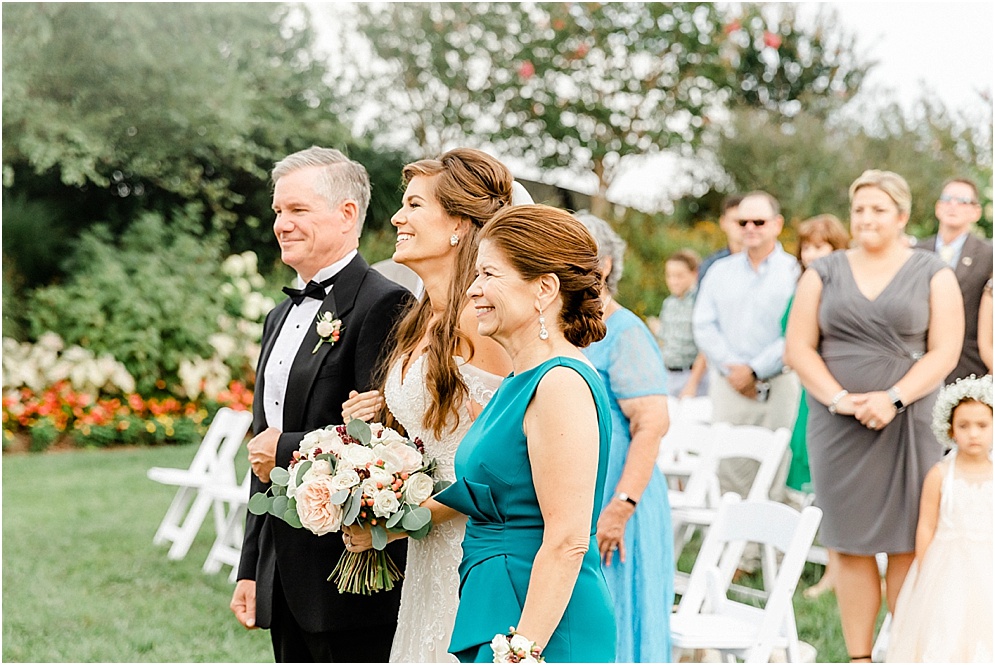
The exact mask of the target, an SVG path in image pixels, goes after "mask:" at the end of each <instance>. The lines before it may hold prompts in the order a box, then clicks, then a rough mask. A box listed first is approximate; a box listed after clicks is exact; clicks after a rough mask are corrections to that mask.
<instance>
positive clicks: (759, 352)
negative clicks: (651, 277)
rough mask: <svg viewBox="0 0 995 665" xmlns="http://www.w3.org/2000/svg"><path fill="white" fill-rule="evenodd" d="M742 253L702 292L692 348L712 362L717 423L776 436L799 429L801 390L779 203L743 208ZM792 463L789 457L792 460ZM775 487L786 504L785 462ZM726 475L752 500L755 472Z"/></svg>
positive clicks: (793, 278) (791, 261) (792, 262)
mask: <svg viewBox="0 0 995 665" xmlns="http://www.w3.org/2000/svg"><path fill="white" fill-rule="evenodd" d="M738 217H739V218H738V223H739V226H740V227H741V228H742V231H743V251H741V252H739V253H737V254H733V255H731V256H728V257H726V258H724V259H720V260H718V261H716V262H715V265H713V266H712V268H711V269H710V270H709V271H708V275H707V276H706V277H705V279H703V280H702V282H701V285H700V286H699V289H698V299H697V302H696V303H695V308H694V314H693V317H692V321H693V325H694V340H695V343H696V344H697V345H698V348H699V349H701V350H702V351H703V352H704V354H705V356H706V358H707V359H708V366H709V368H710V372H711V374H710V377H709V397H711V399H712V408H713V416H712V417H713V420H715V421H716V422H727V423H731V424H733V425H759V426H762V427H767V428H769V429H772V430H776V429H778V428H781V427H785V428H787V429H788V430H790V429H791V428H792V426H793V425H794V421H795V417H796V416H797V414H798V400H799V395H800V386H799V383H798V378H797V377H796V376H795V374H794V372H790V371H786V369H785V367H784V362H783V360H782V356H783V355H784V335H783V333H782V332H781V318H782V317H783V316H784V312H785V310H786V309H787V306H788V301H789V300H790V299H791V296H792V294H793V293H794V290H795V284H796V283H797V281H798V275H799V272H800V269H799V266H798V261H797V260H796V259H795V257H793V256H791V255H790V254H788V253H787V252H785V251H784V249H783V248H782V247H781V243H779V242H778V240H777V238H778V236H779V235H780V233H781V230H782V229H783V228H784V218H783V217H782V216H781V214H780V205H779V204H778V202H777V200H776V199H775V198H774V197H773V196H771V195H770V194H768V193H766V192H760V191H758V192H752V193H750V194H747V195H746V196H745V197H744V198H743V200H742V201H741V202H740V204H739V208H738ZM789 455H790V453H789ZM788 461H789V458H788V459H785V461H784V462H785V463H784V464H783V465H782V466H783V468H782V471H781V472H779V473H778V478H776V479H775V481H774V487H772V489H771V496H772V497H773V498H781V497H783V496H784V477H785V475H786V474H787V462H788ZM731 462H734V463H732V464H723V465H722V466H721V467H720V473H719V476H720V478H719V480H720V484H721V486H722V491H723V492H725V491H734V492H737V493H739V494H741V495H742V496H744V497H745V496H746V493H747V492H748V491H749V488H750V486H751V484H752V481H753V476H755V475H756V469H757V464H756V463H755V462H750V461H748V460H732V461H731Z"/></svg>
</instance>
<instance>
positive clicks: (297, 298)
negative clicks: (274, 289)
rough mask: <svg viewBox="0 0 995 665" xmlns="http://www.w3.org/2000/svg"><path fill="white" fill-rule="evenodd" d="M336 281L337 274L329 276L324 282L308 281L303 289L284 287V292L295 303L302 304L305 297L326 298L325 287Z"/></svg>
mask: <svg viewBox="0 0 995 665" xmlns="http://www.w3.org/2000/svg"><path fill="white" fill-rule="evenodd" d="M334 282H335V275H333V276H331V277H329V278H328V279H326V280H324V281H323V282H316V281H314V280H311V281H310V282H308V283H307V284H306V285H305V286H304V288H303V289H295V288H293V287H291V286H285V287H283V292H284V293H286V294H287V295H288V296H290V299H291V300H293V301H294V304H295V305H300V304H301V303H302V302H304V299H305V298H315V299H317V300H324V299H325V289H327V288H328V287H329V286H331V285H332V284H333V283H334Z"/></svg>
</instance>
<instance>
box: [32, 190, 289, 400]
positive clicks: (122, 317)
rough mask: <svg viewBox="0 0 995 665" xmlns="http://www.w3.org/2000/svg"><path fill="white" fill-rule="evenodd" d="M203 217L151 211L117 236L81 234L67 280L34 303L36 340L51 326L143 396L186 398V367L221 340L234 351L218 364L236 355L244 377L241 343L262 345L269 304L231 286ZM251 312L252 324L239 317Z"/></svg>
mask: <svg viewBox="0 0 995 665" xmlns="http://www.w3.org/2000/svg"><path fill="white" fill-rule="evenodd" d="M198 215H200V210H199V208H198V207H195V206H188V207H187V208H185V209H183V210H182V211H179V212H177V213H175V214H174V215H173V217H172V219H170V220H169V223H168V224H167V223H166V221H165V220H164V219H163V218H162V217H161V216H160V215H158V214H157V213H146V214H144V215H142V216H141V217H139V218H138V219H137V220H136V221H135V222H133V223H132V225H131V226H130V227H129V228H128V229H127V230H126V231H125V232H124V234H123V235H122V236H121V238H120V239H118V240H114V239H112V238H111V237H110V234H109V233H108V231H107V230H106V228H105V227H102V226H97V227H94V228H93V229H90V230H88V231H86V232H84V233H83V234H82V235H81V237H80V241H79V246H78V248H77V250H76V253H75V255H74V256H73V259H72V261H71V264H72V267H73V271H72V277H71V278H70V279H69V281H68V282H66V283H65V284H64V285H53V286H48V287H45V288H42V289H38V290H37V291H36V292H35V293H34V295H33V296H32V298H31V300H30V302H29V307H28V310H29V311H28V315H27V318H28V322H29V325H30V331H31V333H32V335H33V336H34V338H36V339H37V338H39V337H40V336H41V335H42V334H44V333H45V332H48V331H53V332H55V333H57V334H58V335H59V336H60V337H61V338H62V339H63V340H65V342H66V343H67V344H70V345H78V346H81V347H83V348H85V349H88V350H90V351H92V352H93V353H95V354H98V355H103V354H110V355H112V356H113V357H114V358H115V359H117V360H118V361H120V362H121V363H123V364H124V366H125V367H126V368H127V370H128V372H129V373H130V374H131V375H132V376H133V377H134V379H135V382H136V388H137V390H138V392H139V393H141V394H143V395H152V394H155V393H156V391H160V392H161V391H169V392H171V393H173V394H176V395H184V394H185V391H184V389H183V388H182V385H181V381H180V378H179V371H180V366H181V364H182V363H183V362H184V361H185V360H186V361H193V360H194V359H197V358H210V357H213V356H215V355H217V353H218V351H217V346H218V345H223V346H224V348H226V349H229V350H230V351H231V352H230V353H228V354H226V356H225V357H223V358H222V361H225V360H228V359H229V358H230V359H231V360H232V363H233V364H234V366H235V367H237V370H238V374H239V377H238V378H242V376H244V373H245V367H246V365H251V362H252V361H253V360H254V359H250V358H249V357H247V356H248V355H251V352H252V349H251V348H247V347H246V346H244V345H242V342H243V341H244V340H245V339H247V338H251V339H252V340H253V342H256V341H258V338H259V333H260V329H259V327H258V325H257V324H258V322H259V321H261V319H262V317H263V316H264V315H265V313H266V311H268V309H269V308H270V307H271V306H272V301H268V299H265V298H262V297H260V296H259V295H258V294H254V293H253V291H252V288H253V286H252V285H251V284H249V283H246V285H245V286H244V287H243V288H241V289H238V290H237V293H236V292H234V291H231V292H229V289H235V287H234V286H232V285H231V284H232V279H231V278H230V277H229V276H226V275H225V273H224V272H223V271H222V268H221V266H222V262H221V258H222V252H221V243H220V241H219V239H218V238H217V237H215V236H205V235H202V234H201V233H200V232H199V231H198V230H197V229H198V228H199V227H200V225H201V223H200V221H199V220H198ZM242 262H243V263H244V262H245V261H244V259H243V261H242ZM243 272H244V271H243ZM253 274H255V273H254V268H253ZM256 277H258V274H256ZM238 279H240V280H241V279H244V276H242V277H239V278H238ZM249 279H252V276H251V275H250V276H249ZM260 279H261V278H260ZM226 284H228V285H229V287H228V289H226V288H225V285H226ZM249 309H251V310H252V312H251V313H252V314H253V317H252V320H247V319H245V317H244V316H241V314H242V313H244V312H245V311H246V310H249ZM218 334H225V335H227V336H228V337H229V338H230V339H224V340H220V339H219V338H218V337H217V335H218ZM236 351H239V352H241V356H239V355H238V353H236ZM227 378H230V377H227ZM225 383H227V381H225Z"/></svg>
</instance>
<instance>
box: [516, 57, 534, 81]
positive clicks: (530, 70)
mask: <svg viewBox="0 0 995 665" xmlns="http://www.w3.org/2000/svg"><path fill="white" fill-rule="evenodd" d="M535 73H536V68H535V66H534V65H533V64H532V63H531V62H530V61H528V60H526V61H525V62H523V63H522V64H520V65H519V66H518V75H519V76H521V77H522V78H523V79H525V80H526V81H528V80H529V79H530V78H532V77H533V76H535Z"/></svg>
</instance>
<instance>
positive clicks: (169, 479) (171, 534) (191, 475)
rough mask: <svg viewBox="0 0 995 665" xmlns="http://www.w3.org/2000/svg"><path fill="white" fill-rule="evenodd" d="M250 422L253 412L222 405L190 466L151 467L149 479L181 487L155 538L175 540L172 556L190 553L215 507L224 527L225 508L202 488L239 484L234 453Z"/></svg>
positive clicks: (217, 520)
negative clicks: (217, 504)
mask: <svg viewBox="0 0 995 665" xmlns="http://www.w3.org/2000/svg"><path fill="white" fill-rule="evenodd" d="M251 425H252V414H251V413H250V412H248V411H233V410H232V409H229V408H227V407H223V408H221V409H220V410H219V411H218V413H217V415H216V416H215V417H214V421H213V422H211V426H210V427H209V428H208V430H207V434H205V435H204V439H203V441H201V444H200V447H199V448H198V449H197V454H196V455H194V458H193V461H192V462H191V463H190V466H189V468H186V469H174V468H168V467H158V466H157V467H152V468H151V469H149V470H148V472H147V474H146V475H148V477H149V479H150V480H154V481H155V482H157V483H162V484H164V485H172V486H175V487H177V488H178V489H177V490H176V495H175V496H174V497H173V501H172V503H170V504H169V508H168V509H167V510H166V515H165V516H164V517H163V518H162V522H161V523H160V524H159V528H158V529H157V530H156V532H155V536H154V537H153V539H152V542H153V543H155V544H156V545H161V544H164V543H167V542H169V543H172V545H171V546H170V548H169V558H170V559H174V560H176V559H182V558H183V557H185V556H186V555H187V552H188V551H189V549H190V545H191V544H192V543H193V540H194V538H195V537H196V536H197V532H198V531H199V530H200V527H201V524H203V522H204V518H205V517H207V513H208V512H209V511H210V510H211V508H212V506H214V517H215V527H216V528H217V529H218V530H220V529H221V528H222V526H223V519H224V512H223V510H222V509H221V508H220V507H219V506H215V505H214V504H215V501H214V499H213V498H212V497H211V496H209V495H208V494H206V493H204V492H202V491H201V490H202V489H203V488H204V487H208V486H214V487H218V486H220V487H224V486H229V487H233V486H235V485H236V481H235V455H236V454H237V453H238V450H239V448H240V447H241V446H242V443H243V441H244V440H245V435H246V433H247V432H248V431H249V427H250V426H251Z"/></svg>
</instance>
